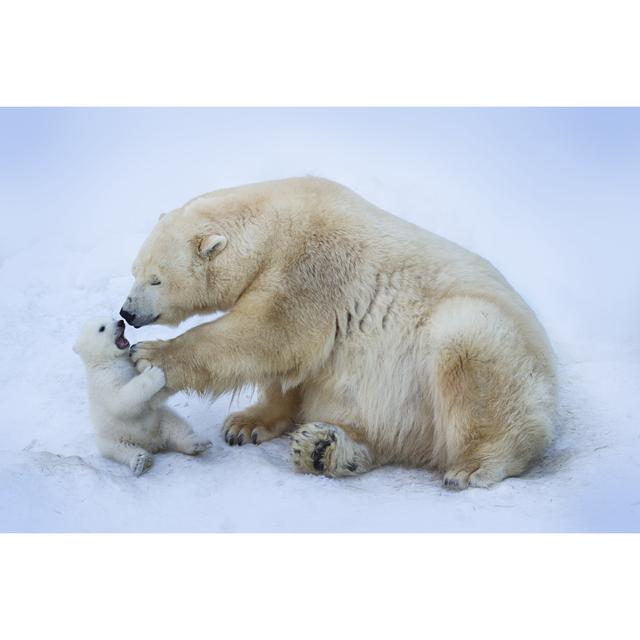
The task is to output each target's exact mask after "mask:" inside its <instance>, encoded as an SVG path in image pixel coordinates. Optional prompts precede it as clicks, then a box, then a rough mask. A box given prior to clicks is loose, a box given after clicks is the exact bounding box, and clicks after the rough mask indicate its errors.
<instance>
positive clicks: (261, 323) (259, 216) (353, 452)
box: [121, 177, 556, 488]
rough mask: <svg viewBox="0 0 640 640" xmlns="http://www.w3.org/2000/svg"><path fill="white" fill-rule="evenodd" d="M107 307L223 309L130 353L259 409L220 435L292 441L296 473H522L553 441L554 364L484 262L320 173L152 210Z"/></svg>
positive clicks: (539, 333) (476, 481)
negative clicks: (117, 294) (158, 213)
mask: <svg viewBox="0 0 640 640" xmlns="http://www.w3.org/2000/svg"><path fill="white" fill-rule="evenodd" d="M133 275H134V277H135V283H134V285H133V288H132V290H131V292H130V295H129V297H128V298H127V300H126V302H125V304H124V306H123V308H122V311H121V314H122V316H123V317H124V318H125V320H127V321H128V322H129V323H130V324H133V326H135V327H140V326H142V325H146V324H150V323H152V322H159V323H162V324H170V325H175V324H178V323H179V322H181V321H182V320H184V319H185V318H187V317H189V316H191V315H193V314H201V313H209V312H213V311H227V312H228V313H226V314H225V315H223V316H221V317H220V318H219V319H216V320H215V321H213V322H209V323H206V324H203V325H200V326H198V327H196V328H194V329H191V330H189V331H187V332H185V333H184V334H182V335H180V336H178V337H177V338H175V339H173V340H168V341H153V342H141V343H139V344H137V345H135V346H134V347H133V348H132V357H133V359H134V362H136V363H141V361H145V362H142V364H143V365H144V366H146V365H147V364H148V363H150V364H153V365H155V366H157V367H161V368H162V369H163V370H164V372H165V375H166V379H167V386H168V387H169V388H171V389H175V390H180V389H195V390H197V391H199V392H211V393H213V394H216V395H217V394H221V393H223V392H227V391H230V390H234V389H237V388H239V387H242V386H244V385H257V386H258V387H259V388H260V389H261V399H260V402H259V403H258V404H256V405H254V406H252V407H249V408H248V409H245V410H244V411H240V412H238V413H235V414H232V415H230V416H229V417H228V418H227V420H226V422H225V425H224V429H225V439H226V440H227V442H228V443H229V444H232V445H233V444H243V443H248V442H249V441H252V442H253V443H254V444H259V443H261V442H263V441H265V440H268V439H270V438H275V437H276V436H279V435H281V434H283V433H284V432H286V431H287V430H289V429H291V428H293V426H294V425H301V426H299V427H298V429H297V430H296V431H295V432H294V434H293V437H292V451H293V459H294V463H295V465H296V467H297V468H298V469H299V470H302V471H306V472H311V473H323V474H326V475H331V476H343V475H351V474H357V473H362V472H364V471H367V470H369V469H371V468H372V467H375V466H378V465H382V464H389V463H395V464H401V465H408V466H418V467H430V468H435V469H438V470H439V471H441V472H442V473H443V474H444V483H445V485H447V486H451V487H456V488H465V487H467V486H469V485H472V486H483V487H484V486H488V485H491V484H492V483H494V482H497V481H499V480H502V479H503V478H505V477H507V476H512V475H517V474H520V473H521V472H522V471H524V470H525V468H526V467H527V466H528V464H529V463H530V462H531V461H532V460H534V459H535V458H536V456H538V455H539V454H540V453H541V452H542V450H543V449H544V447H545V446H546V445H547V443H548V442H549V441H550V438H551V435H552V430H553V417H554V412H555V404H556V391H555V371H554V358H553V354H552V351H551V349H550V346H549V343H548V341H547V338H546V336H545V333H544V330H543V329H542V327H541V325H540V324H539V323H538V321H537V319H536V317H535V315H534V314H533V312H532V311H531V310H530V309H529V307H528V306H527V305H526V304H525V302H524V301H523V300H522V299H521V298H520V296H519V295H518V294H517V293H516V292H515V291H514V290H513V289H512V288H511V286H510V285H509V284H508V283H507V282H506V280H505V279H504V278H503V277H502V275H501V274H500V273H498V271H497V270H496V269H495V268H494V267H493V266H492V265H491V264H489V263H488V262H487V261H486V260H484V259H482V258H480V257H478V256H476V255H475V254H473V253H471V252H469V251H467V250H465V249H463V248H461V247H459V246H457V245H455V244H453V243H451V242H449V241H447V240H445V239H443V238H440V237H439V236H436V235H434V234H432V233H429V232H427V231H424V230H422V229H420V228H418V227H416V226H414V225H412V224H410V223H408V222H405V221H403V220H400V219H398V218H396V217H394V216H393V215H391V214H389V213H387V212H385V211H382V210H381V209H378V208H377V207H375V206H373V205H372V204H370V203H369V202H367V201H365V200H364V199H362V198H361V197H359V196H358V195H356V194H355V193H353V192H352V191H350V190H349V189H347V188H345V187H343V186H341V185H339V184H336V183H334V182H330V181H328V180H324V179H319V178H310V177H307V178H292V179H287V180H281V181H274V182H266V183H260V184H253V185H246V186H240V187H237V188H231V189H223V190H220V191H214V192H212V193H209V194H206V195H203V196H200V197H198V198H196V199H194V200H192V201H190V202H189V203H187V204H186V205H185V206H183V207H182V208H180V209H177V210H175V211H173V212H171V213H169V214H167V215H166V216H163V217H161V219H160V221H159V222H158V224H157V226H156V227H155V229H154V230H153V231H152V233H151V235H150V236H149V238H148V239H147V240H146V242H145V243H144V245H143V246H142V248H141V250H140V253H139V255H138V257H137V258H136V260H135V262H134V265H133Z"/></svg>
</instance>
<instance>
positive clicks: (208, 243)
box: [198, 234, 227, 258]
mask: <svg viewBox="0 0 640 640" xmlns="http://www.w3.org/2000/svg"><path fill="white" fill-rule="evenodd" d="M226 246H227V239H226V238H225V237H224V236H219V235H215V234H213V235H210V236H204V237H202V238H200V241H199V243H198V253H199V254H200V256H201V257H202V258H211V257H213V256H214V255H216V254H217V253H220V252H221V251H222V250H223V249H224V248H225V247H226Z"/></svg>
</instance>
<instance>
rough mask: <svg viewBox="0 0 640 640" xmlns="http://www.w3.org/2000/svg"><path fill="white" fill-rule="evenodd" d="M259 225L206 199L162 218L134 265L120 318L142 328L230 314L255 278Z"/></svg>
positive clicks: (222, 202) (218, 201)
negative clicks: (225, 312)
mask: <svg viewBox="0 0 640 640" xmlns="http://www.w3.org/2000/svg"><path fill="white" fill-rule="evenodd" d="M254 235H255V225H253V224H251V223H247V219H246V215H244V214H243V212H242V211H241V210H239V209H238V208H237V207H234V206H233V205H229V203H228V202H227V201H226V200H225V199H219V198H203V199H202V200H201V201H196V202H194V203H192V204H190V205H187V206H185V207H184V208H182V209H178V210H176V211H173V212H171V213H169V214H166V215H164V216H161V217H160V220H159V221H158V223H157V224H156V226H155V228H154V229H153V231H152V232H151V234H150V235H149V237H148V238H147V239H146V241H145V242H144V244H143V245H142V247H141V248H140V251H139V253H138V256H137V257H136V259H135V261H134V263H133V269H132V273H133V277H134V278H135V282H134V284H133V287H132V288H131V291H130V292H129V295H128V296H127V299H126V300H125V302H124V304H123V305H122V309H121V310H120V315H121V316H122V317H123V318H124V319H125V320H126V321H127V322H128V323H129V324H130V325H132V326H134V327H136V328H138V327H142V326H144V325H148V324H152V323H154V322H158V323H159V324H167V325H177V324H179V323H180V322H182V321H183V320H185V319H186V318H188V317H190V316H192V315H195V314H206V313H212V312H214V311H220V310H223V311H224V310H226V309H228V308H230V307H231V306H232V305H233V304H234V303H235V302H236V300H237V298H238V296H239V295H240V294H241V292H242V291H243V290H244V289H245V287H246V286H247V283H248V282H250V280H251V279H252V278H253V277H255V273H256V270H257V259H258V258H257V254H258V252H257V251H256V247H255V242H254V240H255V238H254Z"/></svg>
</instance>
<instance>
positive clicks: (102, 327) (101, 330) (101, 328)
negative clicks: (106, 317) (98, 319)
mask: <svg viewBox="0 0 640 640" xmlns="http://www.w3.org/2000/svg"><path fill="white" fill-rule="evenodd" d="M98 331H100V333H102V332H103V331H104V325H102V326H101V327H100V329H98Z"/></svg>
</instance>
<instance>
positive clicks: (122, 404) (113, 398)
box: [74, 318, 211, 475]
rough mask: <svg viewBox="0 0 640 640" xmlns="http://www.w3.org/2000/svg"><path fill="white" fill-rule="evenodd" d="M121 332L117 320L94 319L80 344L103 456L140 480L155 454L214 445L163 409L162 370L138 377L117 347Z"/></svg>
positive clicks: (154, 369)
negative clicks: (139, 477)
mask: <svg viewBox="0 0 640 640" xmlns="http://www.w3.org/2000/svg"><path fill="white" fill-rule="evenodd" d="M101 328H102V331H101V330H100V329H101ZM118 333H119V329H118V326H117V324H116V321H115V320H113V319H111V318H97V319H93V320H90V321H88V322H87V323H86V324H85V325H84V327H83V329H82V331H81V333H80V336H79V337H78V340H77V341H76V343H75V345H74V351H76V353H78V354H79V355H80V357H81V358H82V360H83V362H84V364H85V367H86V370H87V381H88V389H89V402H90V410H91V418H92V420H93V424H94V426H95V429H96V440H97V444H98V448H99V450H100V452H101V453H102V454H103V455H104V456H106V457H107V458H111V459H112V460H115V461H116V462H121V463H123V464H126V465H128V466H129V467H130V468H131V470H132V471H133V473H134V474H135V475H140V474H141V473H144V471H146V470H147V469H148V468H149V467H150V466H151V464H152V462H153V456H152V455H151V454H152V453H155V452H157V451H160V450H165V449H172V450H175V451H180V452H182V453H186V454H189V455H193V454H196V453H199V452H201V451H204V450H205V449H206V448H207V447H208V446H209V445H210V444H211V443H209V442H207V441H205V440H202V439H200V438H198V436H196V434H195V433H194V432H193V431H192V430H191V427H190V426H189V425H188V424H187V423H186V422H185V421H184V420H183V419H182V418H181V417H180V416H178V415H177V414H176V413H174V412H173V411H171V410H170V409H168V408H167V407H162V406H161V405H162V403H163V402H164V400H165V399H166V398H167V397H168V395H169V392H167V391H166V390H165V376H164V373H163V372H162V370H161V369H158V368H157V367H148V368H147V369H146V370H145V371H143V372H142V373H140V374H138V372H137V371H136V368H135V367H134V366H133V363H132V362H131V360H130V359H129V350H128V349H119V348H118V347H117V346H116V345H115V338H116V336H117V335H118Z"/></svg>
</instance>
